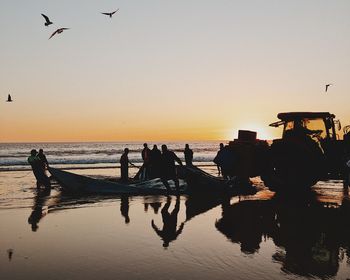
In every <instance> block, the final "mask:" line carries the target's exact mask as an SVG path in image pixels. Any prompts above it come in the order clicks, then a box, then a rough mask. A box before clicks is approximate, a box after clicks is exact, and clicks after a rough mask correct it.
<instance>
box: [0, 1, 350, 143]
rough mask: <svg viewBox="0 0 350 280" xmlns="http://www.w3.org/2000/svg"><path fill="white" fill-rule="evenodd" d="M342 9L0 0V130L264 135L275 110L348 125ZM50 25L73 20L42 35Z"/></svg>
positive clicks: (349, 64)
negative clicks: (319, 114)
mask: <svg viewBox="0 0 350 280" xmlns="http://www.w3.org/2000/svg"><path fill="white" fill-rule="evenodd" d="M117 8H119V9H120V10H119V12H118V13H116V14H115V15H114V17H113V18H112V19H110V18H109V17H107V16H104V15H102V14H100V12H109V11H114V10H115V9H117ZM349 11H350V1H348V0H333V1H329V0H308V1H305V0H293V1H280V0H242V1H235V0H215V1H214V0H211V1H209V0H176V1H170V0H147V1H146V0H144V1H141V0H139V1H136V0H135V1H133V0H128V1H124V0H121V1H111V0H100V1H95V0H94V1H92V0H69V1H68V0H60V1H47V0H46V1H41V0H31V1H19V0H1V1H0V26H1V27H2V28H1V37H0V93H1V95H0V98H1V100H3V102H0V141H1V142H12V141H112V140H185V139H186V140H194V139H196V140H209V139H232V138H234V137H235V136H236V134H237V130H238V129H253V130H257V131H258V137H260V138H271V137H275V136H276V131H275V130H274V129H273V128H269V127H268V124H269V123H271V122H273V121H276V120H277V119H276V115H277V113H279V112H283V111H330V112H332V113H334V114H336V115H337V117H338V118H340V119H341V121H342V123H343V125H345V124H350V112H349V109H348V107H349V103H350V102H349V101H350V98H349V93H350V79H349V70H350V16H349ZM41 13H44V14H47V15H48V16H49V17H50V19H51V20H52V21H53V22H54V24H53V25H51V26H49V27H45V26H44V19H43V18H42V17H41V15H40V14H41ZM59 27H69V28H71V29H70V30H67V31H64V32H63V33H61V34H58V35H56V36H54V37H53V38H52V39H50V40H48V38H49V36H50V35H51V33H52V32H54V31H55V30H56V29H57V28H59ZM327 83H333V84H334V85H333V86H332V87H330V88H329V92H328V93H325V92H324V89H325V84H327ZM9 93H10V94H11V95H12V97H13V99H14V102H13V103H6V102H5V100H6V98H7V94H9Z"/></svg>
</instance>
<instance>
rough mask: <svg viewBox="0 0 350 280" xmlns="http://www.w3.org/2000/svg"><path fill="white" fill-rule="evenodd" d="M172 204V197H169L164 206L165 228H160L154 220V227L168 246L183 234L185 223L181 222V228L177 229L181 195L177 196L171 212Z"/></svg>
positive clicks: (165, 245)
mask: <svg viewBox="0 0 350 280" xmlns="http://www.w3.org/2000/svg"><path fill="white" fill-rule="evenodd" d="M170 204H171V197H167V202H166V203H165V205H164V206H163V208H162V211H161V213H162V219H163V229H162V230H160V229H159V228H158V227H157V226H156V225H155V223H154V220H152V223H151V224H152V228H153V229H154V231H155V232H156V233H157V234H158V236H159V237H160V238H161V239H162V240H163V247H164V248H167V247H168V246H169V243H170V242H171V241H174V240H176V238H177V237H178V236H179V235H180V234H181V232H182V230H183V228H184V225H185V223H181V225H180V226H179V229H177V214H178V213H179V211H180V197H179V196H177V197H176V203H175V207H174V210H173V211H172V212H171V213H169V207H170Z"/></svg>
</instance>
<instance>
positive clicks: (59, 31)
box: [49, 27, 69, 40]
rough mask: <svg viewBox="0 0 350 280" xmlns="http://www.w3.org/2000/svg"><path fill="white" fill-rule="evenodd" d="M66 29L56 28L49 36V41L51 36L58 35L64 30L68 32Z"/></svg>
mask: <svg viewBox="0 0 350 280" xmlns="http://www.w3.org/2000/svg"><path fill="white" fill-rule="evenodd" d="M68 29H69V28H67V27H63V28H58V29H57V30H56V31H55V32H54V33H52V34H51V36H50V38H49V40H50V39H51V38H52V37H53V36H55V35H56V34H60V33H62V32H63V31H64V30H68Z"/></svg>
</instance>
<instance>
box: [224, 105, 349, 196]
mask: <svg viewBox="0 0 350 280" xmlns="http://www.w3.org/2000/svg"><path fill="white" fill-rule="evenodd" d="M277 117H278V118H279V119H280V120H279V121H277V122H274V123H272V124H270V126H272V127H281V126H282V127H283V133H282V138H281V139H274V140H273V142H272V143H268V142H267V141H264V140H257V139H256V132H252V131H246V130H240V131H239V133H238V139H235V140H234V141H231V142H230V143H229V144H228V145H227V146H226V147H225V150H224V151H223V152H222V154H223V156H222V166H223V169H224V170H226V171H225V172H226V175H228V176H234V177H238V178H241V180H243V181H246V180H249V178H250V177H255V176H260V177H261V179H262V180H263V181H264V183H265V185H266V186H267V187H268V188H269V189H270V190H273V191H280V192H282V191H295V190H297V191H299V190H307V189H309V188H310V187H311V186H313V185H314V184H316V183H317V182H318V181H320V180H328V179H344V180H345V178H346V184H348V177H349V176H348V175H349V166H347V163H350V161H349V160H350V126H347V127H345V128H344V131H343V132H344V136H343V139H340V137H339V135H338V134H337V132H339V131H340V130H341V124H340V121H339V120H335V115H333V114H331V113H328V112H289V113H279V114H278V115H277ZM349 165H350V164H349Z"/></svg>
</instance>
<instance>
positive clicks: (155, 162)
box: [149, 145, 162, 179]
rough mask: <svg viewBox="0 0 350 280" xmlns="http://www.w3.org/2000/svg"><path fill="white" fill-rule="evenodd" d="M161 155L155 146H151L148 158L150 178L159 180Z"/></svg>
mask: <svg viewBox="0 0 350 280" xmlns="http://www.w3.org/2000/svg"><path fill="white" fill-rule="evenodd" d="M161 161H162V153H161V151H160V150H159V149H158V147H157V145H153V149H152V150H151V152H150V156H149V167H150V178H151V179H154V178H159V177H160V175H161V166H162V162H161Z"/></svg>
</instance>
